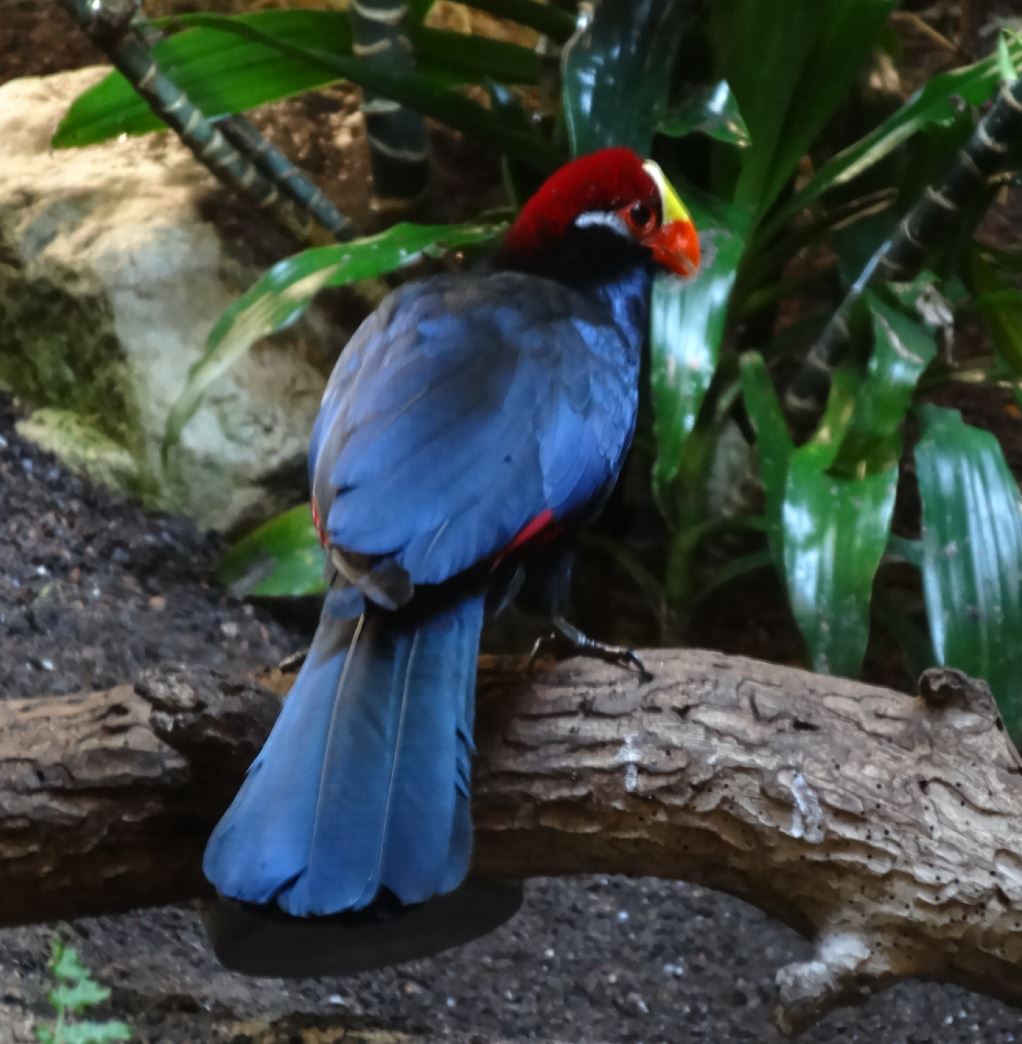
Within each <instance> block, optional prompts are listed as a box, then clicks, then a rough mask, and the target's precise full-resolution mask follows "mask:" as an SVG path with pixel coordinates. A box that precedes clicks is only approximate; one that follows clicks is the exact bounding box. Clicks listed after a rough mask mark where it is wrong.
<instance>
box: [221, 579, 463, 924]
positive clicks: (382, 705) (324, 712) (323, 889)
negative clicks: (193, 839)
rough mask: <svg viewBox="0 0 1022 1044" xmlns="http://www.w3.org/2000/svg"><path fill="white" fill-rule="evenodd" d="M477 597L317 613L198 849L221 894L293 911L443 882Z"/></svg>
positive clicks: (402, 895)
mask: <svg viewBox="0 0 1022 1044" xmlns="http://www.w3.org/2000/svg"><path fill="white" fill-rule="evenodd" d="M482 609H483V600H482V598H481V597H472V598H469V599H466V600H465V601H463V602H460V603H458V604H457V605H455V606H453V607H450V608H444V609H440V610H434V611H431V612H428V613H425V612H423V613H419V614H417V615H412V614H411V613H402V614H389V613H380V612H371V613H369V614H367V615H366V616H364V617H362V618H361V619H360V620H359V621H358V622H357V623H354V624H352V623H350V622H348V623H339V622H337V621H335V620H331V619H329V617H326V616H325V617H324V619H323V621H321V624H320V629H319V631H317V635H316V639H315V640H314V642H313V646H312V649H311V650H310V654H309V658H308V660H307V661H306V663H305V665H304V666H303V668H302V671H301V672H300V674H299V676H298V678H297V679H296V681H295V685H294V687H293V689H292V691H291V694H290V696H289V697H288V699H287V701H286V702H285V704H284V709H283V711H282V712H281V715H280V718H279V719H278V721H277V724H276V726H275V727H274V730H273V732H272V733H271V735H270V738H269V739H268V740H267V743H266V746H265V747H264V748H263V750H262V752H261V753H260V755H259V757H258V758H257V759H256V761H255V762H254V763H253V765H252V768H251V769H250V770H249V774H248V776H247V778H246V780H245V783H244V785H243V786H242V788H241V790H240V791H239V793H238V796H237V797H236V798H235V800H234V803H233V804H232V805H231V807H230V809H229V810H228V811H227V813H226V814H225V816H224V818H223V819H222V820H221V822H220V824H219V825H218V826H217V828H216V830H215V831H214V833H213V836H212V838H211V839H210V842H209V845H208V847H207V850H206V857H205V860H204V863H203V867H204V870H205V873H206V876H207V877H208V878H209V879H210V881H212V883H213V884H214V885H215V886H216V888H217V890H218V891H220V892H221V894H223V895H227V896H230V897H232V898H236V899H242V900H246V901H249V902H256V903H270V902H276V903H277V904H278V905H279V906H280V907H281V908H282V909H284V910H285V911H286V912H288V913H291V914H294V915H296V916H309V915H316V914H330V913H336V912H339V911H342V910H358V909H362V908H364V907H365V906H368V905H369V904H370V903H371V902H372V901H373V900H374V899H375V898H376V896H377V895H378V894H379V892H380V890H381V889H383V888H385V889H389V890H390V891H391V892H393V893H394V894H395V895H396V896H397V898H398V899H399V900H400V901H401V902H403V903H416V902H422V901H424V900H425V899H428V898H430V896H432V895H435V894H438V893H442V892H446V891H450V890H451V889H453V888H455V887H456V886H457V885H458V884H459V883H460V882H461V881H462V880H463V878H464V876H465V874H466V872H467V870H468V861H469V856H470V853H471V819H470V815H469V793H468V783H469V771H470V757H471V749H472V747H471V735H472V717H473V710H472V708H473V703H474V699H475V668H476V659H477V654H478V645H479V632H480V629H481V627H482Z"/></svg>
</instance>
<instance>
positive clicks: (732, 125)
mask: <svg viewBox="0 0 1022 1044" xmlns="http://www.w3.org/2000/svg"><path fill="white" fill-rule="evenodd" d="M657 130H658V131H659V132H660V133H661V134H666V135H667V136H668V137H671V138H684V137H686V136H687V135H689V134H695V133H697V132H698V133H700V134H706V135H708V136H709V137H711V138H715V139H716V140H717V141H722V142H724V143H725V144H726V145H735V146H737V147H738V148H740V149H744V148H746V147H747V146H748V145H749V144H750V139H749V128H748V127H747V126H746V125H745V120H744V118H743V117H742V114H741V112H740V110H739V108H738V102H737V100H736V99H735V96H734V94H732V92H731V88H730V86H729V85H728V82H727V80H721V81H720V83H718V84H716V85H715V86H713V87H706V88H703V89H701V90H698V91H696V92H695V93H694V94H693V95H692V96H691V97H690V98H689V99H688V100H687V101H686V102H685V103H684V104H683V105H681V106H679V107H678V108H676V109H673V110H672V111H671V112H669V113H668V114H667V115H666V116H664V117H663V119H661V121H660V123H659V124H658V125H657Z"/></svg>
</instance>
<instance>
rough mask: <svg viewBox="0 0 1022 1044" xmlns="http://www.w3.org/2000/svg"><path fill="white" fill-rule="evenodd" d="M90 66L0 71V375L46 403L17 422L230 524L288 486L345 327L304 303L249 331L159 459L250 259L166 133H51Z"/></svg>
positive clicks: (202, 176)
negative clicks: (289, 317)
mask: <svg viewBox="0 0 1022 1044" xmlns="http://www.w3.org/2000/svg"><path fill="white" fill-rule="evenodd" d="M105 73H106V70H105V69H102V68H89V69H82V70H79V71H76V72H71V73H63V74H60V75H56V76H51V77H44V78H27V79H22V80H13V81H11V82H9V83H7V84H5V85H4V86H2V87H0V141H2V142H3V143H4V146H3V152H2V154H0V385H2V386H5V387H7V388H8V389H9V390H11V391H13V392H14V393H15V394H17V395H19V396H20V397H21V398H23V399H24V400H26V401H27V402H29V403H31V404H32V405H33V406H35V407H39V408H48V409H45V410H44V409H40V410H38V411H37V413H36V415H35V416H34V417H33V418H32V419H31V420H29V421H28V422H27V423H25V424H23V426H22V431H23V433H24V434H25V435H26V436H27V437H29V438H32V439H34V440H36V441H37V442H39V443H40V445H43V446H45V448H47V449H49V450H52V451H53V452H55V453H57V455H58V456H60V457H61V458H62V459H64V460H65V461H66V462H67V463H68V464H69V465H70V466H72V467H74V468H77V469H80V470H83V471H85V472H87V473H88V474H89V475H90V477H92V478H93V479H95V480H97V481H101V482H104V483H107V484H113V485H116V486H118V487H120V488H121V489H124V490H127V491H129V492H131V493H133V494H136V495H140V496H141V497H142V498H143V499H144V500H145V501H146V502H147V504H149V505H152V506H159V507H166V508H173V509H175V510H179V511H183V512H184V513H186V514H188V515H190V516H192V517H193V518H194V519H196V520H197V521H198V522H199V523H200V524H201V525H204V526H210V527H213V528H216V529H220V530H232V529H237V528H239V527H241V526H245V525H250V524H252V523H255V522H258V521H261V520H263V519H265V518H267V517H269V516H271V515H272V514H274V513H276V512H277V511H279V510H282V509H284V508H286V507H288V506H289V505H290V504H293V503H294V502H295V501H296V500H297V499H299V497H300V496H301V495H302V493H303V490H304V459H305V452H306V447H307V442H308V435H309V430H310V428H311V426H312V422H313V419H314V417H315V414H316V409H317V407H318V404H319V398H320V395H321V393H322V390H323V386H324V381H325V375H326V373H327V372H328V371H329V367H330V364H331V363H332V356H333V355H336V352H337V350H338V349H339V347H340V346H341V345H343V344H344V342H345V340H346V339H347V336H348V334H349V333H350V329H349V330H338V329H336V327H335V328H333V329H332V330H331V329H330V328H329V327H328V324H327V323H326V321H325V320H324V319H323V317H322V316H319V317H318V318H317V317H315V316H313V317H310V318H307V319H306V320H303V321H302V323H300V324H298V325H297V326H295V327H293V328H292V329H290V330H288V331H287V332H286V333H284V334H281V335H279V336H277V337H275V338H274V340H273V343H272V344H271V343H269V342H264V343H262V344H260V345H257V346H256V347H255V348H254V349H253V350H252V351H250V352H249V353H248V354H247V355H246V356H245V358H243V359H242V360H241V361H240V362H239V363H238V364H237V365H236V366H235V367H234V368H233V369H231V370H230V372H229V373H227V374H226V375H225V376H223V377H221V378H219V379H218V380H217V382H216V383H215V384H214V385H213V386H212V387H211V388H210V389H209V391H208V392H207V394H206V396H205V398H204V399H203V402H202V404H201V405H200V407H199V410H198V412H197V413H196V415H195V417H194V418H193V419H192V421H191V422H190V423H189V424H188V426H187V427H186V428H185V430H184V433H183V436H182V440H181V443H180V445H179V447H178V448H177V450H176V451H175V453H174V455H173V459H172V461H171V467H170V468H169V469H168V471H166V472H165V471H164V470H163V468H162V467H161V462H160V443H161V440H162V438H163V433H164V425H165V421H166V418H167V414H168V411H169V410H170V408H171V405H172V404H173V403H174V401H175V400H176V399H177V397H178V394H179V393H180V391H181V389H182V387H183V384H184V380H185V376H186V374H187V372H188V369H189V367H190V366H191V365H192V364H193V363H194V362H195V361H196V360H197V359H198V358H199V356H200V354H201V351H202V347H203V345H204V343H205V339H206V335H207V334H208V332H209V330H210V328H211V327H212V325H213V323H214V321H215V320H216V319H217V317H218V316H219V315H220V314H221V312H222V311H223V310H224V308H225V307H226V306H227V305H228V304H229V303H230V302H231V301H232V300H234V299H235V298H236V297H237V296H238V294H239V293H240V292H241V291H242V290H244V289H246V288H247V287H248V286H249V285H251V283H252V282H254V280H255V279H256V278H257V277H258V276H259V275H260V274H261V272H262V270H263V268H264V267H265V266H264V265H260V264H257V263H255V262H254V261H253V260H252V258H251V251H250V250H249V249H248V248H247V247H245V246H244V244H242V243H241V242H232V241H230V239H229V238H228V237H227V236H226V235H222V234H221V233H220V232H219V231H218V230H217V228H216V227H215V226H214V225H213V224H211V223H210V221H209V220H207V219H206V218H205V217H204V216H203V210H202V207H203V204H204V203H208V200H209V197H210V195H211V193H212V192H214V191H215V190H216V184H215V182H214V181H213V179H212V178H211V177H210V175H209V174H207V173H206V171H205V170H204V169H203V168H202V167H201V166H200V165H199V164H198V163H197V162H196V161H195V160H194V159H193V158H192V156H191V154H190V153H188V152H187V151H186V150H185V149H184V148H183V146H181V145H180V143H179V142H178V141H177V140H176V139H175V138H174V137H173V136H172V135H170V134H160V135H151V136H149V137H144V138H137V137H132V138H128V137H122V138H121V139H119V140H117V141H113V142H108V143H105V144H102V145H96V146H91V147H89V148H84V149H68V150H60V151H54V150H51V149H50V144H49V143H50V137H51V135H52V133H53V131H54V129H55V128H56V126H57V123H58V122H59V120H60V119H61V117H62V116H63V115H64V114H65V112H66V111H67V108H68V106H69V105H70V103H71V101H72V100H73V99H74V98H75V97H76V96H77V95H78V94H80V93H81V92H82V91H83V90H84V89H86V88H87V87H89V86H91V85H92V84H93V83H95V82H96V81H97V80H98V79H100V78H101V77H102V76H103V75H105ZM253 220H262V219H261V218H255V217H254V218H253Z"/></svg>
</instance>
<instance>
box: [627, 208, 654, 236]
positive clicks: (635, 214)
mask: <svg viewBox="0 0 1022 1044" xmlns="http://www.w3.org/2000/svg"><path fill="white" fill-rule="evenodd" d="M628 221H629V224H631V226H632V228H633V229H634V230H635V231H636V232H639V233H643V234H645V233H647V232H651V231H652V230H653V226H654V225H655V224H656V214H654V213H653V211H652V210H651V209H650V208H649V207H647V206H646V204H645V203H642V202H636V203H633V204H632V206H631V209H630V210H629V211H628Z"/></svg>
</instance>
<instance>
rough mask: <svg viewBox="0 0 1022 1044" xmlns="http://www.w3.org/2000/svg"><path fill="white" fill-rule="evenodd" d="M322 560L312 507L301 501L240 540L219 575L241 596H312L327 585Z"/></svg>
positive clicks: (227, 554) (217, 572)
mask: <svg viewBox="0 0 1022 1044" xmlns="http://www.w3.org/2000/svg"><path fill="white" fill-rule="evenodd" d="M323 563H324V555H323V548H322V547H320V544H319V540H318V539H317V537H316V530H315V528H314V527H313V524H312V518H311V516H310V514H309V507H308V505H307V504H299V505H298V506H297V507H293V508H291V509H290V510H289V511H285V512H284V513H283V514H282V515H278V516H277V517H276V518H272V519H270V521H269V522H265V523H264V524H263V525H261V526H259V528H258V529H255V530H253V531H252V532H251V533H249V534H248V535H247V536H245V537H243V538H242V539H241V540H239V541H238V542H237V543H236V544H235V545H234V546H233V547H231V548H230V549H229V550H228V551H227V553H226V554H225V555H224V556H223V558H221V559H220V562H219V564H218V565H217V570H216V574H217V579H218V580H220V582H221V583H223V584H225V585H226V586H227V587H229V588H230V591H231V594H233V595H235V596H236V597H238V598H247V597H250V596H252V595H255V596H261V597H265V598H273V597H288V596H297V595H311V594H317V593H318V592H320V591H322V590H323V589H324V587H325V584H324V582H323Z"/></svg>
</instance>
